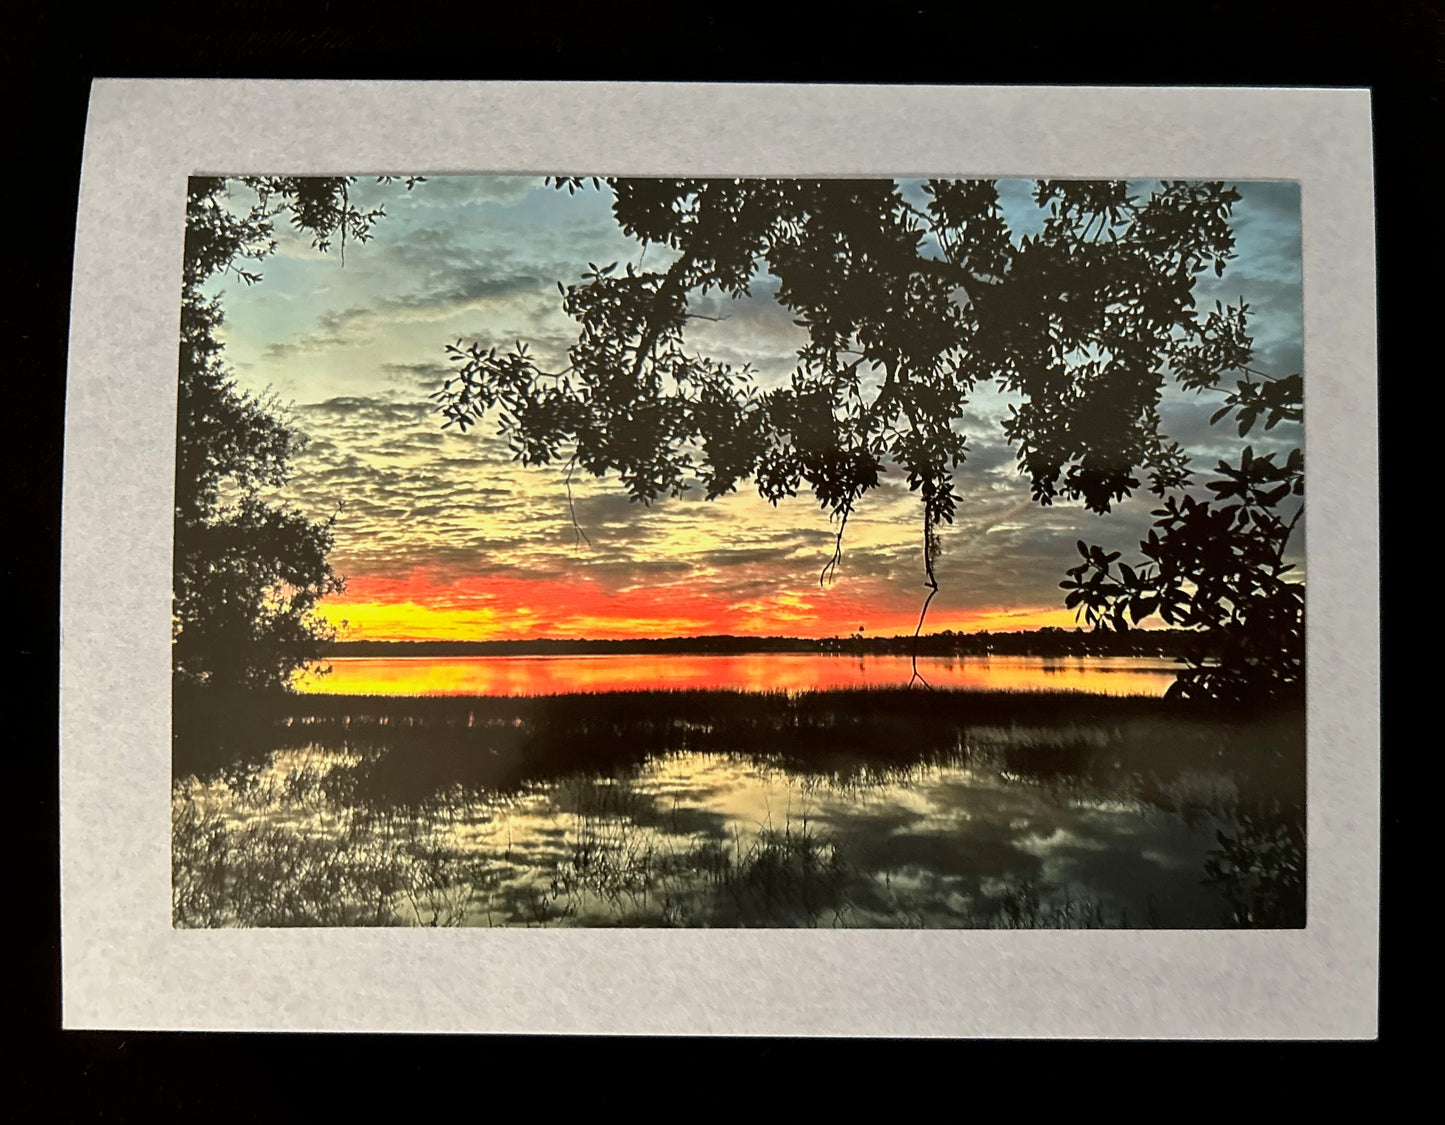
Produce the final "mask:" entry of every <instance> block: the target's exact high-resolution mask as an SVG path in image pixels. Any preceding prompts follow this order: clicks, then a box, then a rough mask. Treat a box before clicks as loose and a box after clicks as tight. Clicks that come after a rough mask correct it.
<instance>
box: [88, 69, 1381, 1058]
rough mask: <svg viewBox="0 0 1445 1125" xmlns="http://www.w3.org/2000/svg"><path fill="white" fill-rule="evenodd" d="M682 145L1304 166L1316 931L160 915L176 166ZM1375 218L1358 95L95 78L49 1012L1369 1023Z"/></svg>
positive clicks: (801, 167)
mask: <svg viewBox="0 0 1445 1125" xmlns="http://www.w3.org/2000/svg"><path fill="white" fill-rule="evenodd" d="M684 171H685V172H687V173H690V174H724V173H725V174H776V175H808V174H814V175H817V174H823V175H843V174H847V175H856V176H890V177H891V176H898V175H926V174H939V175H949V174H952V175H969V176H1029V177H1035V176H1046V177H1056V178H1072V177H1109V178H1121V177H1140V178H1143V177H1156V176H1158V177H1165V178H1209V179H1221V178H1223V179H1290V180H1298V181H1299V182H1300V184H1301V199H1302V207H1303V224H1304V271H1305V282H1304V303H1305V308H1304V311H1305V333H1306V341H1305V356H1306V359H1305V369H1306V379H1307V395H1306V399H1307V401H1306V412H1307V413H1306V431H1305V432H1306V442H1307V451H1308V459H1307V464H1308V474H1309V475H1308V479H1309V489H1310V505H1311V507H1310V519H1309V521H1308V524H1307V551H1308V559H1309V587H1308V599H1309V635H1308V660H1309V672H1310V681H1309V746H1308V759H1309V766H1308V769H1309V775H1308V777H1309V781H1308V783H1309V824H1308V831H1309V837H1308V838H1309V925H1308V927H1307V928H1306V929H1303V930H1294V931H1253V932H1225V931H1168V932H1162V933H1157V932H1147V931H1107V932H1058V931H1049V932H1001V931H982V932H980V931H933V932H914V931H891V930H890V931H884V930H867V931H848V932H831V931H830V932H819V931H797V930H769V931H747V930H729V931H715V932H714V931H698V930H685V931H668V932H655V931H636V930H634V931H628V930H620V931H618V930H570V931H567V930H485V929H477V930H425V929H423V930H414V929H405V930H383V931H373V930H314V929H311V930H289V931H288V930H242V931H176V930H173V929H172V928H171V922H170V835H169V831H170V754H169V745H170V706H169V704H170V583H171V519H172V516H171V511H172V507H171V506H172V480H173V474H174V460H173V457H174V443H175V433H174V419H175V398H176V347H177V325H178V317H179V302H180V277H181V258H182V254H181V248H182V234H183V228H184V199H185V186H186V178H187V176H189V175H191V174H192V173H207V172H209V173H240V172H265V173H302V172H309V173H318V174H320V173H326V174H340V173H349V172H354V173H358V174H365V173H387V172H394V173H431V174H441V173H445V172H528V173H539V174H545V173H552V172H566V173H589V174H590V173H593V172H596V173H598V174H634V175H649V174H657V175H668V174H677V173H679V172H684ZM1373 224H1374V203H1373V185H1372V178H1371V144H1370V102H1369V96H1368V94H1367V93H1366V92H1363V91H1350V90H1345V91H1341V90H1221V89H1120V88H1087V89H1080V88H1014V87H999V88H966V87H963V88H959V87H954V88H938V87H932V88H929V87H863V86H776V85H774V86H763V85H757V86H728V85H671V84H657V85H643V84H581V83H576V84H573V83H546V84H536V83H498V84H475V83H385V82H379V83H373V82H294V81H284V82H282V81H274V82H273V81H267V82H257V81H215V80H211V81H205V80H202V81H189V80H185V81H169V80H168V81H132V80H125V81H102V82H98V83H96V85H95V87H94V88H93V90H92V97H91V106H90V119H89V124H88V128H87V133H86V144H85V157H84V167H83V173H82V177H81V187H80V209H79V217H78V225H77V233H76V255H75V280H74V286H73V291H72V321H71V337H70V367H69V384H68V400H67V409H66V450H65V491H64V516H63V520H64V523H63V532H62V543H63V559H62V567H61V729H60V734H61V763H60V765H61V881H62V899H61V916H62V959H63V1012H64V1016H63V1022H64V1026H65V1027H67V1028H112V1029H175V1030H201V1029H211V1030H226V1029H234V1030H242V1029H246V1030H263V1029H276V1030H281V1029H288V1030H358V1031H359V1030H388V1031H478V1032H502V1031H507V1032H587V1033H594V1034H602V1033H676V1034H768V1035H889V1036H996V1037H1002V1036H1049V1037H1055V1036H1058V1037H1094V1036H1128V1037H1151V1038H1152V1037H1204V1038H1223V1037H1228V1038H1237V1037H1244V1038H1262V1037H1290V1038H1341V1037H1343V1038H1365V1037H1371V1036H1373V1035H1374V1034H1375V1029H1376V987H1377V986H1376V977H1377V963H1378V901H1379V872H1378V862H1379V714H1378V710H1379V645H1378V618H1379V595H1378V552H1377V542H1378V524H1377V507H1376V505H1377V498H1376V469H1375V466H1376V464H1377V461H1376V398H1375V381H1376V369H1375V294H1374V269H1375V256H1374V226H1373Z"/></svg>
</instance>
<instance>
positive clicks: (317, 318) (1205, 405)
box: [217, 176, 1303, 640]
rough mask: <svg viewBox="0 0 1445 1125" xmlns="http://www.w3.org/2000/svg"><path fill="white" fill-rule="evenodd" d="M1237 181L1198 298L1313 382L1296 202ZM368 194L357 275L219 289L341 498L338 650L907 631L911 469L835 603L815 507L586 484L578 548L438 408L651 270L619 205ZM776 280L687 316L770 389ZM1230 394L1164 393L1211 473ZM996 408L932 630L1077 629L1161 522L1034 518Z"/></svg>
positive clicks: (700, 337)
mask: <svg viewBox="0 0 1445 1125" xmlns="http://www.w3.org/2000/svg"><path fill="white" fill-rule="evenodd" d="M1236 186H1237V187H1238V189H1239V191H1240V192H1241V194H1242V195H1243V197H1244V198H1243V201H1242V202H1241V203H1240V204H1238V205H1237V206H1236V208H1235V223H1234V227H1235V233H1236V237H1237V239H1238V248H1239V252H1240V253H1239V257H1238V259H1237V260H1235V261H1234V262H1233V263H1231V265H1230V266H1229V268H1228V269H1227V270H1226V271H1225V274H1224V276H1223V277H1222V278H1220V279H1218V280H1216V279H1214V278H1213V277H1212V276H1211V277H1207V278H1201V280H1200V283H1199V285H1198V286H1197V288H1196V295H1197V296H1198V297H1199V298H1200V303H1201V305H1202V304H1203V302H1204V301H1205V300H1209V301H1212V300H1213V299H1215V298H1216V297H1217V298H1219V299H1221V300H1226V301H1234V300H1238V299H1239V298H1240V297H1241V296H1243V297H1244V299H1245V300H1247V301H1248V302H1249V303H1250V305H1251V307H1252V310H1253V311H1252V321H1251V327H1252V331H1253V334H1254V336H1255V342H1256V349H1257V357H1256V363H1257V364H1258V366H1260V367H1261V368H1263V369H1264V370H1266V371H1269V372H1272V373H1277V374H1281V375H1283V374H1289V373H1291V372H1294V371H1299V370H1301V362H1302V361H1301V350H1302V322H1301V286H1300V276H1301V272H1300V206H1299V192H1298V188H1297V187H1296V185H1294V184H1277V183H1269V184H1265V183H1253V184H1251V183H1242V184H1238V185H1236ZM999 187H1000V192H1001V195H1002V197H1003V200H1004V203H1005V207H1006V211H1007V215H1008V218H1009V221H1010V224H1011V226H1012V227H1013V230H1014V232H1015V235H1016V236H1017V235H1018V234H1021V233H1028V232H1030V231H1032V230H1034V229H1037V227H1038V225H1039V224H1040V219H1041V215H1040V213H1039V212H1038V211H1037V209H1036V208H1035V206H1034V204H1033V201H1032V199H1031V197H1030V193H1031V190H1032V184H1031V182H1030V181H1001V182H1000V185H999ZM245 197H246V193H245V192H244V191H242V190H238V191H237V193H236V198H237V200H238V201H242V200H244V199H245ZM353 200H354V201H355V202H356V203H358V205H360V206H363V207H367V206H374V205H376V204H380V203H384V204H385V206H386V211H387V216H386V218H384V219H382V220H381V221H379V222H378V223H377V225H376V227H375V229H374V238H373V239H372V241H370V242H367V243H366V244H364V245H348V247H347V249H346V255H345V263H344V265H343V263H342V261H341V258H340V255H339V254H338V253H337V251H336V249H335V248H333V249H332V250H331V252H330V253H328V254H325V255H321V254H318V253H316V252H315V251H314V250H312V249H311V248H310V245H309V240H307V239H304V238H299V237H296V236H294V235H292V234H291V233H290V232H289V231H281V232H280V247H279V249H278V252H277V254H276V255H274V256H273V257H271V258H269V259H267V260H266V261H265V262H264V263H263V264H262V267H261V272H262V273H263V275H264V279H263V280H262V281H261V282H260V283H259V284H257V285H255V286H253V287H251V288H246V287H245V286H243V285H241V284H239V283H238V282H235V281H234V279H233V280H232V281H231V282H229V283H225V284H218V285H217V289H218V290H219V291H221V292H222V294H223V296H222V303H223V305H224V308H225V312H226V324H225V326H224V329H223V332H222V338H223V339H224V341H225V345H226V357H227V360H228V362H229V363H230V365H231V367H232V368H233V370H234V372H235V375H236V378H237V382H238V384H239V385H240V386H241V387H242V388H244V389H246V390H249V391H253V392H256V393H265V392H267V391H273V392H275V394H276V395H277V396H278V397H279V399H280V401H281V402H283V403H286V404H289V413H290V417H291V419H292V420H293V421H294V423H295V424H296V425H297V426H298V427H299V428H300V429H301V430H302V431H304V432H305V433H307V434H308V435H309V437H310V445H309V447H308V449H307V450H306V451H305V452H304V453H303V454H302V455H301V456H299V457H298V458H297V459H296V461H295V470H296V472H295V477H294V480H293V482H292V485H291V486H290V488H289V490H288V492H287V496H288V498H289V499H290V500H291V501H292V502H294V503H295V504H296V505H297V506H298V507H300V508H302V509H303V510H305V511H306V512H308V513H309V514H311V515H313V516H316V517H322V516H327V515H330V514H331V513H332V512H333V511H335V510H336V509H337V507H338V505H339V506H340V508H341V512H340V516H339V518H338V520H337V523H336V549H335V551H334V553H333V555H332V563H333V565H334V567H335V568H336V570H337V572H338V573H339V574H341V575H342V576H343V577H344V578H345V579H346V583H347V588H346V591H345V593H344V594H341V595H338V596H335V597H333V598H331V599H328V601H327V602H326V603H324V606H323V608H324V610H325V612H326V614H327V615H328V616H329V617H330V618H331V619H332V620H334V621H336V622H338V623H339V622H340V621H342V620H345V621H347V622H348V629H347V631H346V634H345V635H346V636H347V637H349V638H352V639H376V640H381V639H413V638H415V639H420V638H455V639H464V640H488V639H509V638H527V637H543V636H547V637H582V636H586V637H631V636H676V635H696V634H709V633H734V634H751V635H794V636H831V635H834V634H839V635H847V634H849V633H852V632H854V631H855V630H857V629H858V628H860V627H862V628H863V629H864V630H865V632H866V633H867V634H868V635H879V634H885V635H887V634H894V633H903V632H908V633H911V632H912V631H913V627H914V625H915V623H916V622H917V618H918V609H919V605H920V603H921V600H922V595H923V593H924V590H923V587H922V583H923V560H922V551H921V534H922V529H921V509H920V505H919V503H918V499H917V495H916V494H914V493H910V492H909V490H908V487H907V484H906V482H905V481H904V479H903V476H902V474H901V473H898V472H896V471H895V472H893V473H890V474H887V475H885V477H884V481H885V483H884V484H883V486H882V487H880V488H877V489H875V490H874V491H872V492H870V493H869V494H868V495H867V496H866V497H865V498H864V499H863V501H862V502H861V504H860V506H859V509H858V511H857V512H856V513H855V515H854V516H853V518H852V519H851V520H850V521H849V524H848V529H847V536H846V538H845V539H844V544H843V561H842V565H841V567H840V568H839V571H838V575H837V578H836V581H834V582H833V583H832V584H831V585H828V586H826V587H820V586H819V582H818V576H819V572H820V571H821V569H822V567H823V565H824V563H825V562H827V560H828V558H829V556H830V555H831V553H832V544H833V536H834V531H835V529H834V528H833V527H832V526H831V525H830V523H829V520H828V517H827V514H826V513H825V512H823V511H821V510H820V509H819V507H818V505H817V503H816V502H815V501H814V500H813V499H812V497H811V495H810V494H808V493H807V492H802V493H801V494H800V495H799V496H798V497H796V498H794V499H792V500H788V501H784V502H783V503H782V504H780V505H779V506H778V507H776V508H774V507H773V506H772V505H770V504H769V503H767V502H766V501H764V500H762V499H761V498H759V497H758V495H757V493H756V491H753V490H752V489H751V488H750V487H749V486H748V485H746V483H743V484H740V486H739V491H738V492H736V493H733V494H731V495H729V496H726V497H724V498H722V499H719V500H715V501H706V500H704V499H703V495H702V490H701V489H695V490H692V491H691V492H690V493H689V494H688V495H687V496H684V497H683V498H682V499H676V500H674V499H668V500H664V501H660V502H658V503H656V504H654V505H653V506H651V507H643V506H641V505H638V504H632V503H629V501H628V497H627V495H626V493H625V491H624V490H623V489H622V487H621V485H620V484H619V483H618V482H617V481H616V480H613V479H609V480H601V481H598V480H593V479H592V478H590V477H586V478H577V479H574V482H573V495H574V497H575V507H576V516H577V521H578V523H580V525H581V526H582V528H583V529H584V530H585V531H586V534H587V536H588V538H589V539H590V540H591V544H590V546H589V545H588V544H586V543H579V542H578V541H577V537H576V535H575V533H574V530H573V526H572V519H571V515H570V513H569V510H568V503H567V493H566V488H565V485H564V476H563V471H562V470H561V468H560V467H555V466H554V467H551V468H530V469H529V468H523V467H522V466H521V464H520V463H517V462H513V461H512V460H511V455H510V453H509V452H508V450H507V447H506V444H505V441H504V440H503V439H501V438H499V437H498V436H497V435H496V432H495V428H494V426H492V425H491V424H484V425H483V426H482V427H480V428H479V429H478V430H473V431H471V432H469V433H467V434H465V435H462V434H459V433H457V432H455V430H447V431H443V430H442V428H441V423H442V419H441V417H440V416H439V415H437V414H435V413H434V412H433V410H432V404H431V403H430V402H429V401H428V399H427V396H428V395H429V394H430V393H432V392H433V391H435V390H437V389H439V387H440V385H441V382H442V380H443V379H445V378H446V377H447V375H448V374H449V372H450V370H451V365H449V364H448V363H447V362H446V356H445V353H444V347H445V345H447V344H449V343H454V342H455V341H457V340H458V339H461V340H462V341H464V342H465V343H471V342H472V341H474V340H476V341H480V342H482V343H483V344H484V345H486V346H492V345H496V346H498V347H499V349H502V348H510V347H511V345H512V344H513V343H514V342H515V341H517V340H523V341H526V342H527V343H528V344H529V346H530V347H531V349H532V351H533V352H534V353H535V354H536V356H537V357H538V360H539V362H540V363H541V364H542V365H543V366H544V367H545V366H547V365H549V364H554V363H555V364H556V365H557V367H561V366H564V365H565V363H564V362H562V361H561V357H562V356H563V355H564V354H565V351H566V349H567V347H568V346H569V345H570V344H571V343H573V342H574V340H575V325H573V323H572V322H571V321H570V320H568V319H567V317H566V316H565V315H564V314H563V313H562V311H561V307H560V297H559V295H558V292H557V282H558V281H561V282H563V283H564V284H570V283H573V282H576V281H578V280H580V274H581V273H582V272H583V271H584V270H585V269H586V268H587V264H588V263H589V262H597V263H600V264H605V263H608V262H612V261H623V262H626V261H631V262H633V263H637V262H638V260H639V254H640V248H639V247H638V245H637V244H636V243H634V242H632V241H631V240H630V239H628V238H626V237H624V236H623V235H621V234H620V233H619V232H618V231H617V230H616V228H615V226H614V224H613V222H612V219H611V214H610V209H609V208H610V202H611V197H610V194H609V193H607V192H606V191H605V189H604V190H603V191H602V192H596V191H592V190H590V189H589V190H587V191H582V192H578V193H577V194H576V195H575V196H570V197H569V196H568V195H567V193H566V192H558V191H554V190H552V189H550V188H546V187H544V186H543V184H542V180H541V178H540V177H496V176H457V177H436V178H428V180H427V182H426V183H423V184H419V185H417V186H416V188H415V189H414V190H413V191H411V192H410V193H408V192H406V191H405V190H404V189H403V188H402V187H401V186H400V185H391V186H380V185H375V184H373V183H371V182H370V181H369V180H367V179H365V178H363V179H362V180H361V181H360V182H358V183H357V184H356V185H355V187H354V189H353ZM654 253H655V251H654ZM768 280H769V279H767V278H766V277H763V278H760V279H759V281H758V283H757V284H755V285H754V296H753V298H752V299H750V300H744V301H738V302H730V301H726V300H725V299H724V300H719V299H718V298H716V297H711V298H708V299H707V300H706V301H704V302H700V303H699V304H697V305H695V311H699V312H706V313H710V314H714V315H719V316H722V317H725V319H723V320H721V321H719V322H717V323H712V322H707V321H696V322H693V323H692V324H690V325H689V343H690V345H691V346H692V347H694V348H695V349H696V350H699V351H702V352H704V353H705V354H707V355H710V356H712V357H713V358H715V359H720V360H726V361H729V362H733V363H736V364H738V365H741V364H742V363H745V362H751V364H752V365H753V367H754V369H755V370H757V371H758V372H759V373H760V375H761V380H760V381H761V382H762V383H763V385H764V386H766V385H768V381H769V380H777V379H781V378H783V377H785V376H786V375H787V374H788V373H790V372H791V370H792V368H793V363H794V358H795V357H794V352H795V349H796V348H797V347H798V346H799V344H800V343H801V342H802V340H803V332H802V330H801V329H799V328H798V327H796V326H795V325H793V323H792V316H791V315H790V314H789V313H788V312H787V311H786V310H784V309H782V308H780V307H779V306H778V305H777V304H776V303H775V302H774V301H773V299H772V293H773V291H774V290H773V288H772V287H770V286H769V285H768V284H767V282H768ZM553 369H556V368H553ZM1220 398H1221V396H1220V395H1218V394H1205V395H1199V396H1196V395H1193V394H1188V395H1185V394H1182V393H1179V392H1171V393H1169V394H1167V395H1166V399H1165V402H1164V404H1163V406H1162V407H1161V413H1162V415H1163V418H1164V422H1165V429H1166V431H1167V432H1168V433H1169V435H1170V436H1171V437H1172V438H1173V439H1175V440H1177V441H1179V442H1180V443H1181V444H1182V445H1184V446H1185V448H1186V449H1188V450H1190V451H1191V452H1192V453H1193V454H1194V467H1195V469H1196V470H1197V471H1200V472H1201V473H1207V471H1208V470H1209V469H1211V468H1212V467H1213V465H1214V463H1215V460H1216V459H1217V458H1218V457H1220V456H1224V455H1227V456H1233V455H1234V453H1235V452H1236V451H1237V449H1238V447H1239V446H1241V445H1242V444H1243V443H1242V442H1239V441H1237V440H1236V439H1234V431H1233V429H1232V428H1231V427H1229V426H1227V425H1221V426H1218V427H1214V428H1212V429H1211V427H1210V426H1209V424H1208V422H1209V415H1210V414H1211V413H1212V412H1213V411H1214V410H1215V409H1216V408H1217V407H1218V405H1219V404H1220ZM1006 401H1007V400H1006V399H1004V398H1002V397H1001V396H999V395H997V394H996V393H994V392H992V391H990V390H982V389H981V390H980V392H979V394H978V395H977V396H976V398H975V399H974V403H973V407H974V409H973V413H972V414H971V416H970V417H969V418H968V419H967V420H966V422H965V423H964V425H963V427H962V428H963V430H964V432H966V433H967V434H968V436H969V445H970V448H971V450H972V453H971V455H970V456H969V459H968V461H967V463H966V464H965V465H964V466H963V467H962V468H961V469H959V470H958V473H957V484H956V486H955V491H956V492H957V493H958V494H959V495H960V496H962V497H963V503H962V504H961V505H960V506H959V514H958V518H957V521H956V522H955V524H954V525H953V526H952V527H949V528H945V529H944V532H943V556H942V558H941V559H940V560H939V563H938V567H937V574H938V579H939V582H940V584H941V587H942V588H941V590H940V592H939V594H938V596H937V598H935V600H934V602H933V605H932V608H931V609H930V612H929V621H928V629H929V630H930V631H933V630H941V629H957V630H969V631H972V630H977V629H992V630H1008V629H1025V628H1035V627H1038V626H1041V625H1062V626H1069V627H1072V626H1073V625H1074V624H1075V621H1074V615H1073V612H1072V611H1069V610H1065V609H1063V608H1062V591H1061V590H1059V588H1058V583H1059V581H1060V580H1061V579H1062V578H1063V576H1064V575H1063V572H1064V570H1065V568H1067V567H1069V566H1072V565H1073V564H1074V562H1075V561H1076V560H1077V557H1078V556H1077V552H1076V551H1075V549H1074V541H1075V540H1076V539H1078V538H1081V537H1082V538H1084V539H1086V540H1088V541H1090V542H1099V543H1106V544H1110V545H1112V546H1114V547H1115V548H1117V549H1121V550H1123V551H1124V553H1125V558H1126V559H1128V558H1130V557H1131V556H1132V553H1133V549H1134V548H1135V547H1136V545H1137V542H1138V540H1139V539H1140V538H1141V537H1142V535H1143V534H1144V532H1145V531H1146V529H1147V528H1148V526H1149V524H1150V522H1151V517H1150V515H1149V510H1150V509H1151V508H1152V507H1154V506H1155V505H1154V504H1153V503H1151V501H1152V499H1153V498H1152V497H1151V496H1149V494H1148V493H1147V492H1143V493H1136V494H1135V496H1133V497H1131V498H1130V499H1129V500H1126V501H1124V502H1123V503H1121V504H1119V505H1116V508H1115V511H1114V512H1113V513H1111V514H1109V515H1106V516H1097V515H1093V514H1091V513H1088V512H1085V511H1083V509H1082V508H1081V507H1079V506H1075V505H1056V506H1054V507H1052V508H1041V507H1039V506H1037V505H1035V504H1033V503H1031V502H1030V500H1029V490H1028V486H1027V482H1026V481H1025V480H1024V479H1023V478H1021V477H1020V476H1019V475H1018V473H1017V468H1016V463H1015V460H1014V454H1013V451H1012V450H1011V449H1010V448H1009V447H1008V446H1007V445H1006V444H1005V442H1004V441H1003V438H1002V434H1001V432H1000V429H999V417H1000V415H1001V413H1002V410H1003V407H1004V404H1005V403H1006ZM1251 441H1252V444H1253V445H1254V446H1255V449H1256V450H1257V451H1262V450H1266V449H1269V448H1275V447H1279V446H1286V445H1290V446H1292V445H1295V444H1299V433H1298V428H1297V427H1292V426H1287V425H1281V426H1278V427H1276V429H1275V431H1272V433H1271V436H1270V438H1269V439H1266V440H1261V439H1260V438H1259V436H1258V435H1257V434H1256V435H1252V437H1251ZM1297 538H1300V539H1302V537H1297ZM1294 561H1296V562H1297V563H1299V564H1301V567H1300V569H1301V571H1303V566H1302V563H1303V559H1297V560H1294Z"/></svg>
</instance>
